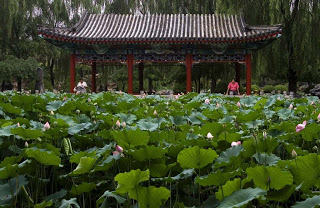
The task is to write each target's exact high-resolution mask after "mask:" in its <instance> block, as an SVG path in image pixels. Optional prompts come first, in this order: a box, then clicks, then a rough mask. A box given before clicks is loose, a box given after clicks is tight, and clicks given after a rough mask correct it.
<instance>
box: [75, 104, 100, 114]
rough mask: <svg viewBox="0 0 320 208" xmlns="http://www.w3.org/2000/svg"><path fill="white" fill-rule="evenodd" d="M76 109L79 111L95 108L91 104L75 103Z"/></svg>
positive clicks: (89, 110) (93, 109)
mask: <svg viewBox="0 0 320 208" xmlns="http://www.w3.org/2000/svg"><path fill="white" fill-rule="evenodd" d="M77 109H79V110H80V111H81V112H95V111H96V108H95V106H93V105H88V104H87V103H80V102H78V103H77Z"/></svg>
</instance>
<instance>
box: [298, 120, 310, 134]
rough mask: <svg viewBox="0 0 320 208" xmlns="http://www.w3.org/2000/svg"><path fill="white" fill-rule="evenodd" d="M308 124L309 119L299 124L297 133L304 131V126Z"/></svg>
mask: <svg viewBox="0 0 320 208" xmlns="http://www.w3.org/2000/svg"><path fill="white" fill-rule="evenodd" d="M306 125H307V121H304V122H303V123H302V124H298V125H297V126H296V133H298V132H300V131H302V130H303V129H304V128H306Z"/></svg>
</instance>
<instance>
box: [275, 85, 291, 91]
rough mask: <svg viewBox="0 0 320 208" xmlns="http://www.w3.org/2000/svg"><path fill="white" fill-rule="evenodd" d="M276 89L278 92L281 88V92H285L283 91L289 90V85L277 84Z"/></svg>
mask: <svg viewBox="0 0 320 208" xmlns="http://www.w3.org/2000/svg"><path fill="white" fill-rule="evenodd" d="M274 89H275V90H276V92H278V91H279V90H280V91H281V92H283V91H288V87H286V86H284V85H277V86H275V87H274Z"/></svg>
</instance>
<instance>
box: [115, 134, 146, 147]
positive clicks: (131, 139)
mask: <svg viewBox="0 0 320 208" xmlns="http://www.w3.org/2000/svg"><path fill="white" fill-rule="evenodd" d="M111 135H112V136H113V137H114V139H115V141H116V142H117V144H118V145H120V146H121V147H124V148H126V149H128V148H129V147H131V148H132V147H136V146H143V145H147V144H148V142H149V134H148V132H145V131H141V130H140V129H137V130H123V131H113V132H111Z"/></svg>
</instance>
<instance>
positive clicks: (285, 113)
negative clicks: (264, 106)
mask: <svg viewBox="0 0 320 208" xmlns="http://www.w3.org/2000/svg"><path fill="white" fill-rule="evenodd" d="M278 116H279V118H280V119H282V120H288V119H290V118H296V116H295V115H294V111H293V110H291V109H289V108H282V109H281V110H279V111H278Z"/></svg>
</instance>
